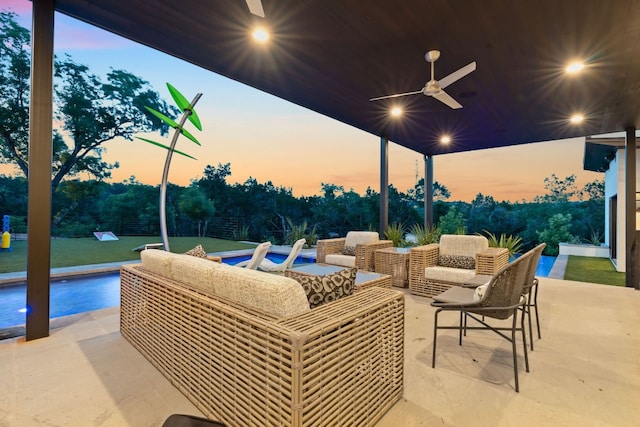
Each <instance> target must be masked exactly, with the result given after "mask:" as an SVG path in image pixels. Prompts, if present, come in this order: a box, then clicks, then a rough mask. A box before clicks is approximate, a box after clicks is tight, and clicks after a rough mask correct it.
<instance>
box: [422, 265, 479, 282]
mask: <svg viewBox="0 0 640 427" xmlns="http://www.w3.org/2000/svg"><path fill="white" fill-rule="evenodd" d="M475 275H476V272H475V270H466V269H463V268H451V267H427V268H425V269H424V277H425V279H427V280H433V281H434V282H449V283H460V284H462V283H463V282H465V281H467V280H468V279H470V278H472V277H473V276H475Z"/></svg>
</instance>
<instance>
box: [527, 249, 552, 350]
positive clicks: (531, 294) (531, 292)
mask: <svg viewBox="0 0 640 427" xmlns="http://www.w3.org/2000/svg"><path fill="white" fill-rule="evenodd" d="M546 246H547V244H546V243H540V244H539V245H538V246H536V247H535V248H533V249H532V250H531V252H533V255H532V256H531V262H530V265H529V271H528V272H527V281H526V282H525V287H524V290H523V294H524V296H525V297H526V299H527V300H526V302H525V304H524V305H523V306H522V310H523V313H524V315H525V316H527V317H528V320H529V342H530V344H531V351H533V327H532V325H531V309H532V308H533V310H534V312H535V314H536V327H537V329H538V339H542V335H540V318H539V315H538V282H539V281H538V278H537V277H536V269H537V268H538V263H539V262H540V257H541V256H542V251H543V250H544V248H545V247H546Z"/></svg>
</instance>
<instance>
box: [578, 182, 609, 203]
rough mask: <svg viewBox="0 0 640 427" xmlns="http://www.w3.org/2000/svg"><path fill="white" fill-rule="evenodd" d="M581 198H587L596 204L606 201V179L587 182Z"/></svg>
mask: <svg viewBox="0 0 640 427" xmlns="http://www.w3.org/2000/svg"><path fill="white" fill-rule="evenodd" d="M580 196H581V197H580V198H581V199H584V198H585V197H586V198H587V199H589V200H592V201H595V202H602V201H604V179H596V180H594V181H591V182H587V183H586V184H585V185H584V187H582V191H581V193H580Z"/></svg>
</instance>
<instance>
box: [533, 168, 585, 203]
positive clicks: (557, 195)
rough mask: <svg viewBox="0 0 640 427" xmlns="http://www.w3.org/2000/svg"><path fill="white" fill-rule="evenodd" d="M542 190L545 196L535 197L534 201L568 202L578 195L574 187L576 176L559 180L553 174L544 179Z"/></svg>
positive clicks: (576, 188)
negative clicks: (545, 192)
mask: <svg viewBox="0 0 640 427" xmlns="http://www.w3.org/2000/svg"><path fill="white" fill-rule="evenodd" d="M544 188H546V189H547V194H545V195H544V196H536V201H539V202H546V203H558V202H568V201H569V199H571V198H572V197H576V196H578V195H579V194H580V193H579V191H578V187H577V186H576V175H575V174H573V175H569V176H568V177H566V178H565V179H560V178H558V176H557V175H556V174H555V173H552V174H551V177H547V178H545V179H544Z"/></svg>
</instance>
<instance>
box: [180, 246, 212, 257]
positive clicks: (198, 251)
mask: <svg viewBox="0 0 640 427" xmlns="http://www.w3.org/2000/svg"><path fill="white" fill-rule="evenodd" d="M185 255H191V256H195V257H198V258H206V257H207V253H206V252H205V251H204V248H203V247H202V245H198V246H196V247H195V248H193V249H189V250H188V251H187V252H185Z"/></svg>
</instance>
